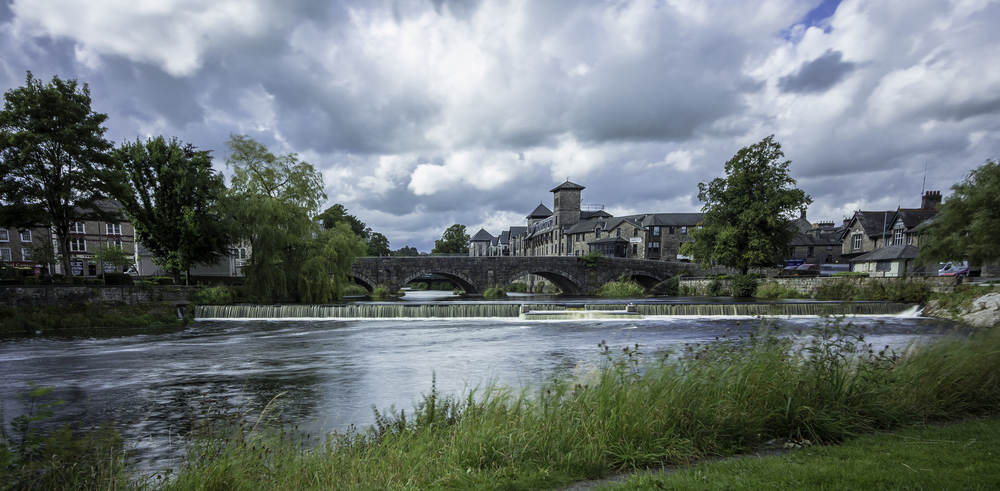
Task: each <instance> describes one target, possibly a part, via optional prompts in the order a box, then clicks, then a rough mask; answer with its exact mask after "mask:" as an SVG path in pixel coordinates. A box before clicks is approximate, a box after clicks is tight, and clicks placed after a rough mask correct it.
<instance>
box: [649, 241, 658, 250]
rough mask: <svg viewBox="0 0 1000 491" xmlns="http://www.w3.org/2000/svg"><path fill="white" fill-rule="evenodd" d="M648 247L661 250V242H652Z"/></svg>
mask: <svg viewBox="0 0 1000 491" xmlns="http://www.w3.org/2000/svg"><path fill="white" fill-rule="evenodd" d="M648 247H649V248H650V249H659V248H660V243H659V242H650V243H649V244H648Z"/></svg>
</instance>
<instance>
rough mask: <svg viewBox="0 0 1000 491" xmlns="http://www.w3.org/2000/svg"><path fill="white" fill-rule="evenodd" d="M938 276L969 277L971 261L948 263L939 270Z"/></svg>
mask: <svg viewBox="0 0 1000 491" xmlns="http://www.w3.org/2000/svg"><path fill="white" fill-rule="evenodd" d="M938 276H969V261H962V262H952V263H947V264H945V265H944V266H942V267H941V269H939V270H938Z"/></svg>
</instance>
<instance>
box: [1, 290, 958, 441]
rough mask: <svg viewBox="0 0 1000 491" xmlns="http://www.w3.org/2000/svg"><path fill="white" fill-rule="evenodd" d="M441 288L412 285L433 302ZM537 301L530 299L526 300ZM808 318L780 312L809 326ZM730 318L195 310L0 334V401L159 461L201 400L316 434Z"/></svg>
mask: <svg viewBox="0 0 1000 491" xmlns="http://www.w3.org/2000/svg"><path fill="white" fill-rule="evenodd" d="M445 295H447V294H446V293H436V292H426V293H411V294H409V295H408V297H409V301H420V300H423V301H431V300H434V299H441V298H443V297H444V296H445ZM534 301H536V302H537V301H538V299H537V298H535V300H534ZM818 321H819V320H818V319H817V318H816V317H809V316H803V317H791V318H784V319H783V320H782V321H781V322H782V323H784V324H787V325H792V326H799V327H810V326H813V325H815V324H816V323H817V322H818ZM853 321H854V322H855V323H856V324H861V325H866V326H868V327H869V328H870V329H871V330H872V333H871V334H870V335H869V336H868V339H869V340H871V341H872V342H873V343H874V344H875V346H879V347H881V346H883V345H886V344H888V345H891V346H894V347H905V346H907V345H908V344H910V343H912V342H924V341H926V340H928V339H933V338H935V337H938V336H941V335H943V334H945V333H947V332H949V331H951V330H952V329H953V328H954V325H953V324H951V323H948V322H946V321H941V320H936V319H929V318H920V317H916V316H915V315H914V313H912V312H911V313H909V314H903V315H895V316H870V317H857V318H854V319H853ZM753 322H754V320H753V319H750V318H735V317H702V318H697V317H681V316H678V317H668V316H661V317H647V318H645V319H641V320H634V319H630V320H565V321H562V320H560V321H523V320H519V319H516V318H504V319H491V318H474V319H469V318H466V319H292V320H284V319H279V320H204V321H198V322H196V323H194V324H192V325H191V326H188V327H187V328H184V329H172V330H167V331H162V332H157V333H142V334H130V333H121V332H117V333H116V332H106V333H97V334H95V333H94V332H87V333H80V334H76V335H58V336H34V337H5V338H0V374H2V380H3V382H2V384H0V402H2V403H3V406H4V409H5V413H6V414H5V417H6V420H7V421H10V419H11V418H13V417H14V416H17V415H18V414H21V413H22V410H21V407H20V404H19V403H18V401H17V398H16V394H17V393H18V392H24V391H26V382H28V381H31V382H34V383H36V384H40V385H50V386H54V387H55V388H56V389H55V391H54V393H53V395H54V396H55V397H57V398H60V399H63V400H65V401H66V404H65V406H63V407H62V408H60V409H59V416H58V418H56V420H57V421H83V422H85V423H97V422H101V421H108V420H115V421H118V422H120V423H121V424H122V425H123V426H124V428H125V431H126V433H127V434H128V435H129V436H130V437H132V438H134V441H136V442H137V445H138V450H139V451H140V453H142V454H144V455H145V456H146V457H147V458H154V459H160V460H162V459H168V460H169V459H170V458H171V457H173V456H175V453H176V452H177V451H178V448H179V447H178V446H177V444H176V435H177V434H178V432H179V431H181V430H182V428H184V427H185V424H184V423H185V421H186V420H187V419H188V418H189V417H190V415H191V414H192V412H193V411H196V410H198V409H199V407H200V405H201V404H202V401H203V400H205V399H207V400H210V401H214V402H216V403H224V404H228V405H230V406H233V407H235V406H243V407H245V408H250V409H259V408H261V407H263V406H264V405H265V404H267V403H268V401H270V400H271V399H272V398H274V397H275V396H277V395H278V394H282V395H281V397H279V398H278V401H280V403H281V407H282V411H283V414H284V415H285V417H286V418H290V419H294V420H295V421H296V422H297V423H298V424H299V425H300V428H302V429H304V430H305V431H308V432H310V433H311V434H313V435H318V434H321V433H323V432H326V431H330V430H339V429H343V428H344V427H345V426H346V425H351V424H353V425H355V426H364V425H366V424H369V423H371V422H372V421H373V416H372V410H371V407H372V406H373V405H374V406H376V407H378V408H379V409H386V408H388V407H390V406H392V405H394V406H395V407H396V408H397V409H406V410H407V411H408V412H409V410H410V409H411V408H412V406H413V403H414V402H415V401H416V400H417V399H418V398H419V397H420V395H421V394H422V393H427V392H429V390H430V388H431V382H432V379H434V378H435V377H436V384H437V389H438V390H439V391H440V392H442V393H444V394H454V395H459V396H460V395H462V394H463V393H465V392H467V391H468V390H470V389H471V388H474V387H477V386H480V385H482V384H483V383H484V382H486V381H489V380H495V381H496V382H497V383H499V384H501V385H506V386H509V387H512V388H515V389H516V388H518V387H523V386H524V385H526V384H531V383H535V382H538V381H540V380H544V379H548V378H551V377H560V378H561V377H570V376H574V375H577V374H581V373H587V372H589V371H592V370H593V369H594V368H595V367H596V366H597V364H598V363H599V361H600V354H599V349H598V347H597V345H598V343H600V342H601V341H602V340H606V341H607V343H608V344H609V345H610V346H611V347H612V349H618V348H621V347H623V346H625V345H633V344H635V343H639V344H640V345H641V346H642V347H643V348H642V350H643V351H645V352H647V353H649V352H655V351H662V350H670V349H676V348H678V347H679V346H681V345H683V344H685V343H705V342H711V341H714V340H715V339H716V337H717V336H722V335H723V334H724V333H725V332H726V330H727V329H730V330H731V332H739V331H740V330H746V329H749V328H750V326H751V325H752V324H753Z"/></svg>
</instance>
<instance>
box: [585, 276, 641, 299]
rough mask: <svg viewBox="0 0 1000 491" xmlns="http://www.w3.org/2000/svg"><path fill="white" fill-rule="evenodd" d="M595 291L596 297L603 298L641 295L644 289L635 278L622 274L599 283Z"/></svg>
mask: <svg viewBox="0 0 1000 491" xmlns="http://www.w3.org/2000/svg"><path fill="white" fill-rule="evenodd" d="M595 293H596V295H597V296H598V297H605V298H635V297H641V296H643V294H644V293H645V290H643V288H642V285H640V284H639V283H636V282H635V280H632V279H630V278H626V277H624V276H622V277H621V278H618V279H617V280H615V281H609V282H607V283H605V284H603V285H601V287H600V288H598V289H597V292H595Z"/></svg>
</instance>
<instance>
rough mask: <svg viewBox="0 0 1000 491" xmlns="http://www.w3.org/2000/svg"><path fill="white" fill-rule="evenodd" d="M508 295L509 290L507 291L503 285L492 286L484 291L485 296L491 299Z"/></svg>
mask: <svg viewBox="0 0 1000 491" xmlns="http://www.w3.org/2000/svg"><path fill="white" fill-rule="evenodd" d="M506 296H507V292H505V291H504V289H503V288H501V287H499V286H494V287H492V288H487V289H486V291H485V292H483V298H487V299H490V300H493V299H496V298H504V297H506Z"/></svg>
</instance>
